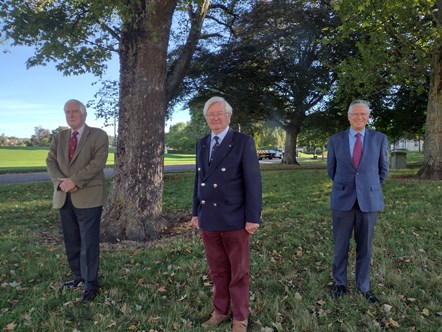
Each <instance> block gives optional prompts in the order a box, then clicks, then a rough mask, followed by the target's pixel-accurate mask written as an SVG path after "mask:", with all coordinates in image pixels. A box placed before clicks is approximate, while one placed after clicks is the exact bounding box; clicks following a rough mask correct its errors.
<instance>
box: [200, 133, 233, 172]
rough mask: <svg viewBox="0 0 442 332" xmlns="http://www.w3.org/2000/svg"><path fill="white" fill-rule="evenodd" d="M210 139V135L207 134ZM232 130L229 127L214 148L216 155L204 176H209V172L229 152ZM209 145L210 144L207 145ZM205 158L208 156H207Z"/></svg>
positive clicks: (231, 143)
mask: <svg viewBox="0 0 442 332" xmlns="http://www.w3.org/2000/svg"><path fill="white" fill-rule="evenodd" d="M209 139H210V136H209ZM233 143H234V142H233V130H232V129H229V131H228V132H227V134H226V136H225V137H224V139H223V140H222V142H221V144H220V146H219V147H218V148H217V149H216V157H215V159H214V160H213V161H212V162H211V163H210V165H209V167H208V170H207V174H206V177H209V176H210V174H212V173H213V171H214V170H215V169H216V168H217V167H218V165H219V164H220V163H221V162H222V161H223V160H224V158H225V157H226V156H227V155H228V154H229V152H230V150H231V149H232V147H233V145H234V144H233ZM209 146H210V145H209ZM207 158H209V157H208V156H207Z"/></svg>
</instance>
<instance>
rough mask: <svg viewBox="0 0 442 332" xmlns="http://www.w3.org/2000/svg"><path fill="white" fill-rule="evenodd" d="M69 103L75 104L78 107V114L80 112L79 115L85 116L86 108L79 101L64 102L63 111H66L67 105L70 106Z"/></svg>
mask: <svg viewBox="0 0 442 332" xmlns="http://www.w3.org/2000/svg"><path fill="white" fill-rule="evenodd" d="M71 103H75V104H77V105H78V106H80V112H81V114H87V112H86V106H85V105H84V104H83V103H82V102H81V101H79V100H77V99H69V100H68V101H67V102H65V103H64V107H63V110H64V111H66V107H67V106H68V105H69V104H71Z"/></svg>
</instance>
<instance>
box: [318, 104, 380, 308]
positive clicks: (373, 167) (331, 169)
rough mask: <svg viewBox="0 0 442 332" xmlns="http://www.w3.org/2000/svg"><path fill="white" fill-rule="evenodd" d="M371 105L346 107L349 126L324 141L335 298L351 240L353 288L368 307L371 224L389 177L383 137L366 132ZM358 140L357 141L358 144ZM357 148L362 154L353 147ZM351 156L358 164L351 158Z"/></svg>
mask: <svg viewBox="0 0 442 332" xmlns="http://www.w3.org/2000/svg"><path fill="white" fill-rule="evenodd" d="M370 112H371V111H370V106H369V104H368V102H366V101H364V100H355V101H353V102H352V103H351V104H350V106H349V108H348V120H349V122H350V128H349V129H347V130H345V131H342V132H339V133H337V134H335V135H333V136H331V137H330V138H329V140H328V155H327V170H328V175H329V176H330V178H331V179H332V180H333V186H332V192H331V200H330V201H331V209H332V219H333V240H334V256H333V278H334V280H335V283H336V287H335V289H334V290H333V293H332V297H333V298H335V299H337V298H339V297H341V296H343V295H344V294H345V293H346V291H347V264H348V250H349V243H350V237H351V235H352V232H353V231H354V238H355V242H356V288H357V290H358V292H360V293H361V294H363V295H364V296H365V297H366V298H367V299H368V300H369V301H370V303H373V304H374V303H378V302H379V301H378V299H377V298H376V296H375V295H374V294H373V292H372V291H371V290H370V279H369V274H370V261H371V251H372V240H373V232H374V226H375V223H376V219H377V213H378V211H381V210H382V209H383V208H384V196H383V192H382V187H381V185H382V183H383V182H384V181H385V179H386V178H387V175H388V143H387V137H386V136H385V134H383V133H380V132H377V131H374V130H368V129H366V128H365V126H366V125H367V123H368V120H369V116H370ZM358 140H360V142H358ZM359 143H361V144H360V146H362V148H361V150H362V156H361V157H360V158H356V157H357V156H359V155H360V152H361V151H360V150H359V151H358V148H357V147H356V150H355V146H357V145H358V144H359ZM353 157H354V158H356V159H358V160H355V161H354V160H353Z"/></svg>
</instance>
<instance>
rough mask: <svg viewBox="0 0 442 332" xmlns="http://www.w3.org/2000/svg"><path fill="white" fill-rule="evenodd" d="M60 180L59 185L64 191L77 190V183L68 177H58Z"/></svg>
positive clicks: (71, 191)
mask: <svg viewBox="0 0 442 332" xmlns="http://www.w3.org/2000/svg"><path fill="white" fill-rule="evenodd" d="M58 180H59V181H60V184H59V187H60V189H61V190H62V191H64V192H65V193H73V192H76V191H77V190H78V187H77V185H76V184H75V183H74V182H73V181H72V180H71V179H70V178H58Z"/></svg>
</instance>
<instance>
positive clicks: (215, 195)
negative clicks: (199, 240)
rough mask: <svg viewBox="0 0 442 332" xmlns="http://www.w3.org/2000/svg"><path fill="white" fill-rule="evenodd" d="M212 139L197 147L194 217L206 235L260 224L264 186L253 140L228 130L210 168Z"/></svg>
mask: <svg viewBox="0 0 442 332" xmlns="http://www.w3.org/2000/svg"><path fill="white" fill-rule="evenodd" d="M210 138H211V137H210V135H207V136H205V137H203V138H201V139H200V140H199V141H198V142H197V145H196V171H195V183H194V192H193V206H192V215H193V216H198V222H199V227H200V228H201V229H202V230H205V231H230V230H238V229H241V228H244V227H245V223H246V222H252V223H261V208H262V185H261V173H260V168H259V161H258V157H257V154H256V148H255V143H254V141H253V138H252V137H250V136H248V135H245V134H242V133H239V132H236V131H233V130H231V129H230V130H229V131H228V132H227V134H226V136H225V137H224V139H223V140H222V142H221V144H220V146H219V147H218V148H217V150H216V155H215V158H214V160H213V161H212V162H211V163H210V165H209V150H210Z"/></svg>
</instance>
